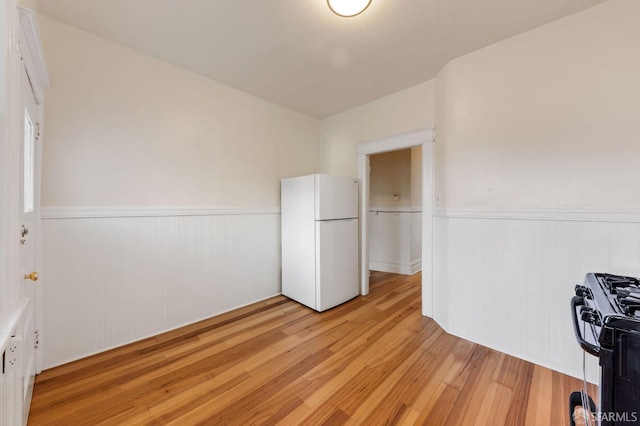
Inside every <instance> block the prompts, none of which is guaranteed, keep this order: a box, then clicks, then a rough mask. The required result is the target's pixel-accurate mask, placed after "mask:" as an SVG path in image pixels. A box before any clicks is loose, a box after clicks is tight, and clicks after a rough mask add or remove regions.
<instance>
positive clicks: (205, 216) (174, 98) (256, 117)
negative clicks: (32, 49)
mask: <svg viewBox="0 0 640 426" xmlns="http://www.w3.org/2000/svg"><path fill="white" fill-rule="evenodd" d="M40 24H41V33H42V38H43V44H44V48H45V54H46V57H47V63H48V66H49V71H50V74H51V83H52V84H51V89H50V90H48V91H47V100H46V105H45V131H44V161H43V163H44V164H43V168H44V170H43V197H42V201H43V205H44V206H45V208H44V211H43V252H44V267H43V270H42V271H41V272H42V274H41V281H40V282H42V288H43V291H44V293H45V300H46V302H45V308H44V320H43V323H44V324H45V326H44V327H45V329H44V330H43V333H42V339H41V343H42V348H43V351H44V367H45V368H48V367H51V366H54V365H58V364H61V363H65V362H68V361H70V360H73V359H76V358H79V357H83V356H86V355H89V354H92V353H95V352H99V351H103V350H105V349H108V348H111V347H113V346H118V345H122V344H125V343H127V342H130V341H134V340H137V339H141V338H143V337H146V336H149V335H151V334H155V333H160V332H162V331H165V330H169V329H173V328H175V327H178V326H181V325H183V324H186V323H190V322H194V321H197V320H200V319H203V318H207V317H211V316H214V315H216V314H219V313H221V312H224V311H227V310H230V309H233V308H236V307H238V306H242V305H245V304H247V303H251V302H254V301H256V300H259V299H263V298H266V297H269V296H273V295H275V294H278V293H279V292H280V215H279V205H280V178H282V177H285V176H295V175H301V174H309V173H315V172H318V171H320V160H319V152H320V151H319V141H320V122H319V121H318V120H316V119H314V118H310V117H307V116H304V115H302V114H299V113H296V112H293V111H291V110H287V109H285V108H282V107H280V106H276V105H274V104H271V103H269V102H267V101H264V100H261V99H259V98H256V97H253V96H250V95H248V94H245V93H243V92H239V91H237V90H234V89H231V88H229V87H226V86H223V85H221V84H218V83H216V82H213V81H211V80H208V79H205V78H204V77H201V76H198V75H195V74H192V73H190V72H187V71H184V70H182V69H180V68H177V67H175V66H173V65H169V64H167V63H164V62H162V61H159V60H156V59H153V58H150V57H148V56H145V55H143V54H141V53H138V52H135V51H133V50H130V49H128V48H125V47H123V46H121V45H118V44H115V43H112V42H109V41H107V40H104V39H101V38H99V37H96V36H93V35H90V34H88V33H86V32H83V31H80V30H78V29H75V28H73V27H70V26H67V25H64V24H62V23H59V22H57V21H55V20H52V19H49V18H46V17H41V21H40ZM162 207H168V208H169V209H166V208H162ZM230 207H232V209H231V210H230V209H229V208H230ZM176 208H178V209H177V210H176Z"/></svg>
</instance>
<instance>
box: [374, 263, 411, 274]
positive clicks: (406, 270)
mask: <svg viewBox="0 0 640 426" xmlns="http://www.w3.org/2000/svg"><path fill="white" fill-rule="evenodd" d="M369 269H370V270H372V271H379V272H389V273H391V274H401V275H413V274H415V273H416V272H418V271H420V270H421V269H422V262H417V263H412V264H406V263H388V262H375V261H370V262H369Z"/></svg>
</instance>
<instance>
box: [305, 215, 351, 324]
mask: <svg viewBox="0 0 640 426" xmlns="http://www.w3.org/2000/svg"><path fill="white" fill-rule="evenodd" d="M316 247H317V248H316V251H317V258H316V282H317V287H316V310H317V311H324V310H327V309H329V308H332V307H334V306H337V305H339V304H341V303H344V302H346V301H347V300H349V299H353V298H354V297H356V296H357V295H358V293H359V289H358V219H348V220H334V221H323V222H316Z"/></svg>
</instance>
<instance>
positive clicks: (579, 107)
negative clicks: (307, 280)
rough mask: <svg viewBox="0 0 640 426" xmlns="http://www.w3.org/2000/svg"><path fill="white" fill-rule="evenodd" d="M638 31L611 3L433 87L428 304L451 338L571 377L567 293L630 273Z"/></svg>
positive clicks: (478, 58)
mask: <svg viewBox="0 0 640 426" xmlns="http://www.w3.org/2000/svg"><path fill="white" fill-rule="evenodd" d="M638 22H640V2H637V1H634V0H612V1H609V2H606V3H603V4H600V5H598V6H595V7H593V8H590V9H587V10H585V11H583V12H580V13H577V14H575V15H572V16H569V17H567V18H564V19H561V20H558V21H556V22H553V23H551V24H548V25H546V26H543V27H540V28H538V29H535V30H532V31H529V32H527V33H524V34H521V35H519V36H516V37H513V38H511V39H508V40H505V41H503V42H500V43H497V44H495V45H492V46H490V47H487V48H485V49H481V50H479V51H476V52H474V53H471V54H468V55H465V56H463V57H460V58H457V59H455V60H453V61H451V62H450V63H449V64H447V65H446V66H445V67H444V68H443V70H442V71H441V72H440V74H439V75H438V77H437V79H436V128H437V141H436V143H435V150H436V183H435V184H436V204H440V205H441V206H444V207H445V208H444V209H442V210H441V211H440V212H439V213H438V217H437V220H436V226H435V246H434V249H435V253H436V260H435V265H434V267H435V270H434V276H435V280H434V281H435V285H434V291H433V293H434V294H433V296H434V317H435V319H436V320H437V321H438V322H439V323H440V324H441V325H443V326H444V327H445V328H446V329H447V330H448V331H449V332H451V333H453V334H455V335H458V336H461V337H464V338H466V339H469V340H472V341H475V342H479V343H481V344H483V345H486V346H490V347H493V348H496V349H498V350H501V351H503V352H506V353H509V354H513V355H516V356H519V357H522V358H524V359H528V360H530V361H533V362H535V363H538V364H541V365H546V366H548V367H550V368H553V369H555V370H558V371H562V372H565V373H569V374H572V375H575V376H578V375H580V374H581V372H580V367H581V365H582V352H581V351H580V350H579V349H578V345H577V342H576V341H575V338H574V337H573V331H572V324H571V319H570V316H569V300H570V298H571V296H572V293H573V288H574V286H575V285H576V284H578V283H581V282H582V281H583V279H584V275H585V274H586V273H587V272H612V273H629V274H633V275H639V274H640V270H639V269H638V265H639V264H640V256H639V255H638V254H639V253H640V251H639V250H640V249H639V248H638V247H637V240H638V238H636V237H637V232H638V229H637V220H638V219H637V218H638V210H637V209H638V207H640V196H639V195H638V194H639V192H638V190H637V188H636V183H637V182H640V168H639V167H638V166H637V159H638V158H640V143H638V141H640V127H639V126H638V124H637V123H638V117H640V102H638V99H640V79H639V78H638V75H640V55H639V54H638V52H639V50H638V40H640V25H638ZM612 208H613V209H616V208H624V209H634V210H631V211H630V213H629V214H630V216H629V218H626V219H619V216H621V213H620V212H618V211H609V210H607V211H604V212H602V211H601V210H602V209H612ZM592 216H600V217H599V218H595V219H594V218H593V217H592ZM622 216H624V215H622ZM592 361H593V360H592ZM590 365H591V364H590ZM590 368H591V367H590ZM589 377H590V379H591V380H594V379H595V377H596V376H595V373H594V371H593V368H591V370H590V373H589Z"/></svg>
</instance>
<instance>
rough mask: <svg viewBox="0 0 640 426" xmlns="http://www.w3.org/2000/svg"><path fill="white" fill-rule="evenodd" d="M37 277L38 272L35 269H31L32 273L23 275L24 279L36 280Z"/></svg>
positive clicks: (38, 275) (38, 276)
mask: <svg viewBox="0 0 640 426" xmlns="http://www.w3.org/2000/svg"><path fill="white" fill-rule="evenodd" d="M38 278H40V274H38V273H37V272H36V271H33V272H32V273H30V274H27V275H25V276H24V279H25V280H31V281H38Z"/></svg>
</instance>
